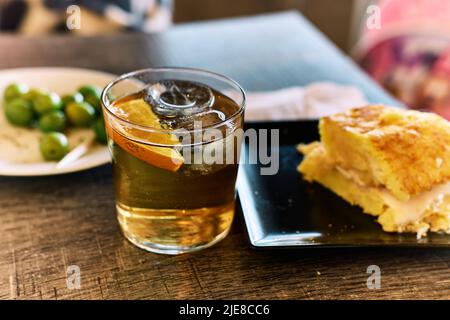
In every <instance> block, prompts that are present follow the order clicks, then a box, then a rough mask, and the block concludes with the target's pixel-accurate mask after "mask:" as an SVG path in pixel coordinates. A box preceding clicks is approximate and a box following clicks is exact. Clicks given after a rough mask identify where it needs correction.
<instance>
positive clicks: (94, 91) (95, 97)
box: [78, 85, 102, 112]
mask: <svg viewBox="0 0 450 320" xmlns="http://www.w3.org/2000/svg"><path fill="white" fill-rule="evenodd" d="M78 92H79V93H81V94H82V95H83V98H84V101H86V102H87V103H89V104H90V105H91V106H93V107H94V108H95V110H96V111H97V112H101V110H102V105H101V102H100V96H101V94H102V90H101V89H100V88H98V87H96V86H89V85H87V86H82V87H81V88H79V89H78Z"/></svg>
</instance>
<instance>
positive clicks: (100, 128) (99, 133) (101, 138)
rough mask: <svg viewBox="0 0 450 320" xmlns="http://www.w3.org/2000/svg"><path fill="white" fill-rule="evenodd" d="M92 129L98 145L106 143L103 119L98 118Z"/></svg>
mask: <svg viewBox="0 0 450 320" xmlns="http://www.w3.org/2000/svg"><path fill="white" fill-rule="evenodd" d="M93 128H94V132H95V137H96V139H97V141H98V142H100V143H106V130H105V121H104V120H103V117H99V118H98V119H97V120H96V121H95V123H94V126H93Z"/></svg>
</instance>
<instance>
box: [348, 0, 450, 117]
mask: <svg viewBox="0 0 450 320" xmlns="http://www.w3.org/2000/svg"><path fill="white" fill-rule="evenodd" d="M378 7H379V12H380V15H379V18H380V24H379V26H380V28H378V29H377V28H368V25H365V26H364V30H363V32H362V36H361V39H360V41H359V43H358V45H357V46H356V50H355V57H356V59H357V60H359V61H360V63H361V65H362V67H363V68H364V69H365V70H366V71H367V72H368V73H369V74H370V75H371V76H372V77H373V78H374V79H375V80H376V81H378V82H379V83H380V84H381V85H383V86H384V87H385V88H386V89H387V90H388V91H390V92H391V93H392V94H393V95H394V96H396V97H397V98H398V99H400V100H401V101H403V102H404V103H405V104H407V105H408V106H409V107H411V108H414V109H420V110H426V111H433V112H436V113H439V114H441V115H443V116H445V117H446V118H448V119H450V0H380V1H379V2H378Z"/></svg>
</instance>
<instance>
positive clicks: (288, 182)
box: [238, 121, 450, 248]
mask: <svg viewBox="0 0 450 320" xmlns="http://www.w3.org/2000/svg"><path fill="white" fill-rule="evenodd" d="M247 128H253V129H257V130H258V129H269V130H270V129H279V130H280V131H279V135H280V147H279V150H278V151H279V157H280V158H279V159H280V161H279V171H278V173H277V174H275V175H261V174H260V169H261V167H264V166H263V165H260V164H246V163H243V164H242V165H241V168H240V172H239V181H238V192H239V198H240V201H241V205H242V211H243V214H244V219H245V223H246V226H247V230H248V234H249V238H250V242H251V244H252V245H253V246H254V247H257V248H270V247H295V246H298V247H309V246H314V247H317V246H326V247H358V246H425V247H426V246H430V247H431V246H433V247H450V235H445V234H432V233H430V234H429V235H428V236H427V237H423V238H422V239H417V238H416V236H415V234H396V233H387V232H384V231H383V230H382V229H381V226H380V225H379V224H378V223H377V222H376V221H375V219H374V217H372V216H370V215H367V214H364V213H363V212H362V210H361V209H360V208H359V207H356V206H351V205H350V204H348V203H347V202H345V201H344V200H342V199H341V198H339V197H338V196H337V195H335V194H334V193H332V192H331V191H328V190H327V189H325V188H323V187H321V186H320V185H318V184H315V183H313V184H310V183H307V182H305V181H304V180H303V179H302V177H301V175H300V174H299V173H298V172H297V170H296V169H297V166H298V164H299V163H300V161H301V160H302V156H301V155H300V154H299V153H298V152H297V150H296V145H297V144H298V143H301V142H303V143H307V142H311V141H314V140H318V139H319V136H318V130H317V121H295V122H293V121H290V122H259V123H250V124H247ZM243 148H244V150H243V151H244V152H245V155H247V156H248V153H249V151H250V149H249V148H250V147H249V145H248V143H246V144H245V145H244V147H243ZM273 151H275V152H276V150H272V152H273ZM247 158H248V157H247Z"/></svg>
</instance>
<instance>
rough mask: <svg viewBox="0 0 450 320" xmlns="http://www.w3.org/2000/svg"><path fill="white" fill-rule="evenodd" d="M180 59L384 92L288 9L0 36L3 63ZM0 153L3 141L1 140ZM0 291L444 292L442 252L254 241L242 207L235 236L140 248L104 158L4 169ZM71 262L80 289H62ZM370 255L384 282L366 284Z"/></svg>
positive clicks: (50, 294)
mask: <svg viewBox="0 0 450 320" xmlns="http://www.w3.org/2000/svg"><path fill="white" fill-rule="evenodd" d="M160 65H177V66H195V67H203V68H208V69H211V70H214V71H217V72H222V73H225V74H227V75H229V76H231V77H233V78H235V79H236V80H238V81H239V82H240V83H242V85H243V86H244V87H245V88H246V89H248V90H267V89H275V88H281V87H286V86H289V85H303V84H306V83H309V82H312V81H317V80H331V81H337V82H341V83H351V84H356V85H358V86H360V87H361V89H362V90H364V92H365V93H366V94H367V96H368V97H369V99H370V100H371V101H374V102H376V101H383V102H390V101H391V100H390V98H389V97H388V96H387V95H385V94H384V93H383V92H382V91H381V90H380V89H379V88H378V87H376V86H375V85H374V84H373V83H372V82H371V81H370V80H368V79H367V78H366V77H365V76H364V75H363V74H362V73H361V72H360V71H358V69H357V68H355V67H354V66H353V65H352V63H351V62H350V61H349V60H348V59H346V58H344V57H343V56H341V54H340V53H339V52H338V51H337V50H336V49H334V48H333V47H332V46H330V44H329V43H328V42H327V41H326V40H325V39H323V38H322V36H321V35H320V34H318V33H317V32H316V31H315V30H313V29H312V28H311V26H310V25H309V24H308V23H306V22H305V21H304V20H303V19H302V18H301V17H300V16H298V15H296V14H292V13H289V14H280V15H273V16H266V17H259V18H251V19H240V20H235V21H222V22H214V23H212V22H211V23H210V22H207V23H200V24H192V25H184V26H177V27H175V28H173V29H172V30H171V31H169V32H167V33H164V34H159V35H142V34H125V35H119V36H109V37H99V38H67V37H64V36H52V37H46V38H40V39H30V38H20V37H19V38H18V37H14V36H9V35H2V36H0V68H13V67H25V66H73V67H84V68H92V69H98V70H105V71H109V72H114V73H122V72H126V71H130V70H134V69H138V68H144V67H151V66H160ZM0 151H1V150H0ZM0 242H1V244H2V245H1V246H0V298H1V299H176V298H184V299H188V298H191V299H203V298H206V299H210V298H216V299H236V298H254V299H288V298H291V299H327V298H337V299H343V298H350V299H353V298H368V299H380V298H387V299H401V298H450V269H449V263H450V250H442V249H376V248H370V249H369V248H366V249H345V250H342V249H341V250H336V249H320V250H317V249H308V250H288V251H256V250H253V249H251V248H250V247H249V244H248V240H247V235H246V231H245V229H244V227H243V223H242V218H241V215H240V213H239V210H238V215H237V219H236V220H235V222H234V225H233V228H232V232H231V234H230V235H229V236H228V237H227V238H226V239H225V240H223V241H222V242H220V243H219V244H217V245H215V246H214V247H212V248H210V249H207V250H204V251H201V252H198V253H194V254H189V255H180V256H162V255H156V254H151V253H147V252H144V251H142V250H140V249H138V248H136V247H134V246H133V245H131V244H130V243H128V242H127V241H126V240H125V239H124V238H123V237H122V236H121V235H120V232H119V228H118V225H117V223H116V219H115V212H114V195H113V187H112V180H111V168H110V167H109V166H103V167H100V168H97V169H93V170H89V171H85V172H82V173H77V174H68V175H62V176H57V177H40V178H8V177H0ZM69 265H78V266H79V267H80V269H81V288H80V289H72V290H71V289H68V288H67V286H66V277H67V274H66V270H67V267H68V266H69ZM369 265H378V266H379V267H380V268H381V272H382V278H381V288H380V289H378V290H369V289H368V288H367V285H366V281H367V277H368V276H369V275H368V274H367V273H366V271H367V267H368V266H369Z"/></svg>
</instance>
